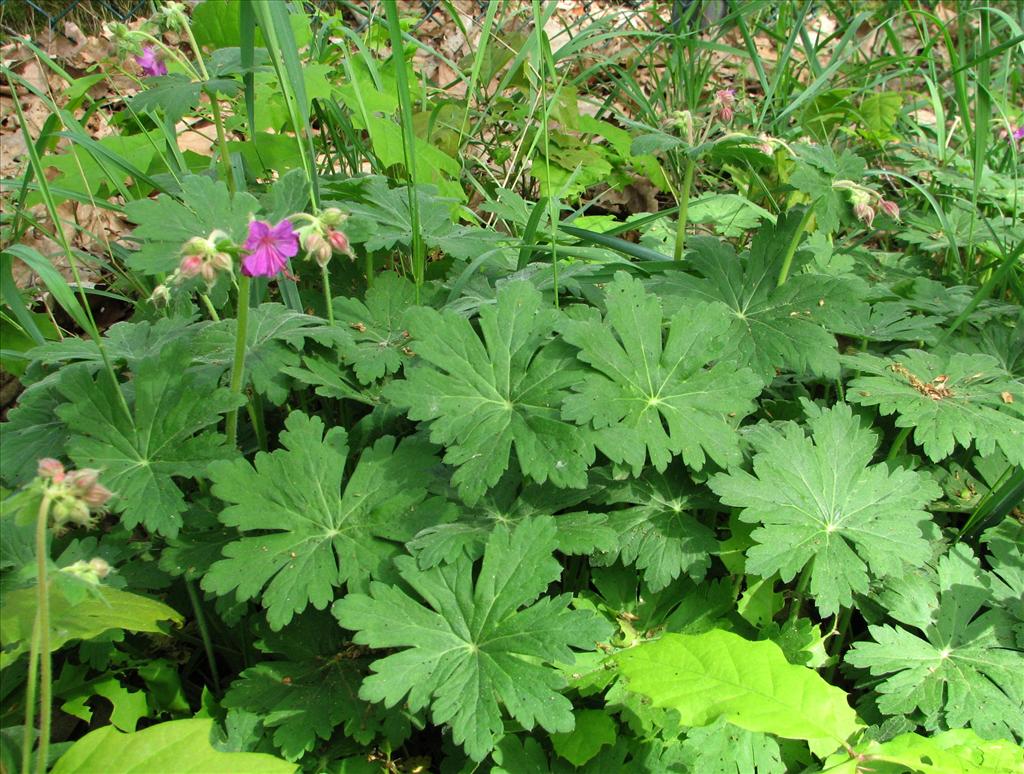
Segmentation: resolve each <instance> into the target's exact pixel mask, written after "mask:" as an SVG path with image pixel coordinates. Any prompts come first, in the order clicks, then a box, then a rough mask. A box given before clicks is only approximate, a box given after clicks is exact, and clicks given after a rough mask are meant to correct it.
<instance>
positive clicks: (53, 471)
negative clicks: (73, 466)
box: [36, 457, 64, 484]
mask: <svg viewBox="0 0 1024 774" xmlns="http://www.w3.org/2000/svg"><path fill="white" fill-rule="evenodd" d="M36 475H38V476H39V477H40V478H52V479H53V480H54V482H56V483H58V484H59V483H60V482H61V481H63V480H64V466H63V465H62V464H61V462H60V460H55V459H53V457H43V459H41V460H39V467H38V468H37V470H36Z"/></svg>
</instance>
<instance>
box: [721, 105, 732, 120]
mask: <svg viewBox="0 0 1024 774" xmlns="http://www.w3.org/2000/svg"><path fill="white" fill-rule="evenodd" d="M732 116H733V112H732V108H731V107H726V106H723V107H722V109H721V110H719V111H718V117H719V118H721V119H722V123H725V124H727V123H729V122H730V121H732Z"/></svg>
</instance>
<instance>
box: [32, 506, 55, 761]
mask: <svg viewBox="0 0 1024 774" xmlns="http://www.w3.org/2000/svg"><path fill="white" fill-rule="evenodd" d="M49 520H50V498H49V496H48V495H44V496H43V500H42V502H40V503H39V513H38V515H37V516H36V591H37V595H36V619H37V620H38V621H39V626H38V628H37V630H36V632H35V633H34V634H35V635H37V636H38V638H39V748H38V750H37V752H36V770H37V771H38V772H39V774H46V762H47V757H48V754H49V749H50V720H51V718H50V714H51V713H52V711H53V709H52V705H53V675H52V674H51V659H50V589H49V585H48V584H47V579H46V565H47V562H48V560H49V551H48V546H47V541H46V537H47V532H46V527H47V523H48V522H49Z"/></svg>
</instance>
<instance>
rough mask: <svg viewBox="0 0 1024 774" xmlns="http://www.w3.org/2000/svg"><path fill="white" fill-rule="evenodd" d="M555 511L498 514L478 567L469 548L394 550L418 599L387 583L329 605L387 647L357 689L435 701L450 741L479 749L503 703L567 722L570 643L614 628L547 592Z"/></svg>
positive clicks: (560, 728)
mask: <svg viewBox="0 0 1024 774" xmlns="http://www.w3.org/2000/svg"><path fill="white" fill-rule="evenodd" d="M554 548H555V524H554V520H553V519H551V518H537V519H530V520H525V521H522V522H520V524H518V525H517V526H516V527H515V529H514V530H510V529H508V528H507V527H506V526H505V525H498V526H497V527H496V528H495V529H494V532H492V533H491V536H490V538H489V539H488V541H487V547H486V548H485V550H484V558H483V563H482V565H481V567H480V571H479V573H478V574H477V575H476V576H475V577H476V581H475V583H474V572H473V564H472V562H471V561H470V560H469V559H468V558H467V557H465V556H461V557H459V558H458V559H457V560H456V561H455V562H454V563H452V564H448V565H444V566H441V567H434V568H431V569H429V570H420V569H418V567H417V565H416V562H415V560H414V559H413V558H412V557H400V558H398V559H396V560H395V563H396V565H397V566H398V568H399V572H400V574H401V576H402V578H403V579H404V580H405V582H406V583H407V584H408V585H409V586H410V587H412V589H413V590H414V591H415V592H416V593H417V594H418V595H419V596H420V597H421V598H422V599H423V600H425V602H421V601H418V600H417V599H414V598H413V597H411V596H409V595H408V594H407V593H406V592H405V591H403V590H402V589H400V588H398V587H396V586H389V585H386V584H384V583H379V582H377V583H372V584H371V586H370V595H369V596H366V595H363V594H350V595H348V596H347V597H345V598H344V599H342V600H341V601H339V602H336V603H335V605H334V614H335V615H336V616H337V618H338V620H339V621H340V623H341V625H342V626H344V627H345V628H347V629H352V630H355V631H356V632H357V634H356V635H355V642H357V643H359V644H361V645H369V646H370V647H373V648H393V649H396V652H393V653H392V654H391V655H388V656H386V657H384V658H381V659H379V660H377V661H375V662H373V664H371V666H370V669H371V670H372V671H373V672H374V673H375V674H373V675H371V676H370V677H368V678H367V679H366V681H365V682H364V683H363V687H362V690H361V691H360V694H359V695H360V696H361V697H362V698H364V699H367V700H369V701H383V702H384V704H385V705H386V706H388V707H393V706H395V705H396V704H398V703H399V702H401V701H403V700H405V701H406V702H407V704H408V706H409V708H410V709H411V710H412V711H414V712H415V711H417V710H419V709H421V708H422V707H426V706H427V705H430V707H431V714H432V716H433V720H434V723H436V724H437V725H441V724H443V723H450V724H451V727H452V733H453V737H454V739H455V741H456V743H458V744H461V745H463V746H464V747H465V749H466V752H467V753H468V754H469V755H470V757H472V758H473V759H474V760H477V761H480V760H483V758H484V757H485V756H486V755H487V753H488V752H490V751H491V750H492V749H494V746H495V745H496V744H497V742H498V741H499V740H500V739H501V737H502V735H503V733H504V723H503V721H502V713H501V706H502V705H504V707H505V709H506V710H507V711H508V713H509V714H510V715H511V716H512V717H513V718H514V719H515V720H516V721H518V722H519V723H520V724H521V725H522V726H523V727H525V728H527V729H531V728H533V727H534V726H535V725H538V724H539V725H540V726H541V727H542V728H544V729H545V730H546V731H548V732H552V733H555V732H568V731H571V730H572V729H573V713H572V703H571V702H570V701H569V700H568V699H567V698H565V697H564V696H562V695H561V694H560V693H559V692H558V691H559V690H560V689H561V688H562V687H563V686H564V685H565V679H564V677H563V676H562V673H561V672H559V671H558V670H556V669H553V668H551V667H549V666H547V664H550V663H553V662H558V663H563V664H572V663H573V662H574V655H573V651H572V648H577V649H580V650H592V649H593V648H594V644H595V643H596V642H599V641H601V640H603V639H604V638H605V637H607V636H608V635H609V634H610V633H611V627H610V626H609V625H608V624H607V623H605V622H604V621H603V620H600V619H598V618H596V617H595V616H594V615H592V614H591V613H588V612H583V611H572V610H570V609H569V608H568V604H569V596H568V595H562V596H557V597H551V596H545V597H543V598H541V599H540V600H539V601H536V600H537V598H538V597H540V596H541V595H542V594H543V593H544V592H545V590H546V589H547V587H548V584H549V583H551V582H552V581H554V580H556V579H558V578H559V576H560V575H561V573H562V568H561V565H560V564H559V563H558V561H557V560H556V559H555V558H554V556H553V555H552V551H553V550H554Z"/></svg>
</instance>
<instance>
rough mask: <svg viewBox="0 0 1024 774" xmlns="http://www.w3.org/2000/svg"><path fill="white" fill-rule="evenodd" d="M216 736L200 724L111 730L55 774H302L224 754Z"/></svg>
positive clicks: (76, 751)
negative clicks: (213, 739)
mask: <svg viewBox="0 0 1024 774" xmlns="http://www.w3.org/2000/svg"><path fill="white" fill-rule="evenodd" d="M212 730H213V721H212V720H209V719H199V718H195V719H191V720H171V721H168V722H166V723H158V724H157V725H155V726H150V727H149V728H146V729H143V730H142V731H137V732H135V733H133V734H122V733H121V732H119V731H117V730H116V729H115V728H114V727H113V726H105V727H103V728H99V729H97V730H95V731H92V732H90V733H88V734H86V735H85V736H83V737H82V738H81V739H79V740H78V741H77V742H75V743H74V744H73V745H71V747H70V748H69V749H68V751H67V752H66V753H64V754H63V755H62V756H61V757H60V759H59V760H58V761H57V763H56V765H55V766H54V767H53V769H52V770H51V774H80V773H81V772H86V771H90V772H91V771H102V772H104V774H136V773H137V772H143V771H145V772H159V771H165V772H170V771H173V772H175V774H238V773H239V772H245V774H293V772H295V770H296V769H295V766H294V765H293V764H291V763H286V762H285V761H282V760H281V759H280V758H275V757H274V756H273V755H266V754H264V753H242V752H233V753H223V752H218V751H217V750H215V749H213V747H212V746H211V745H210V732H211V731H212Z"/></svg>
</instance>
